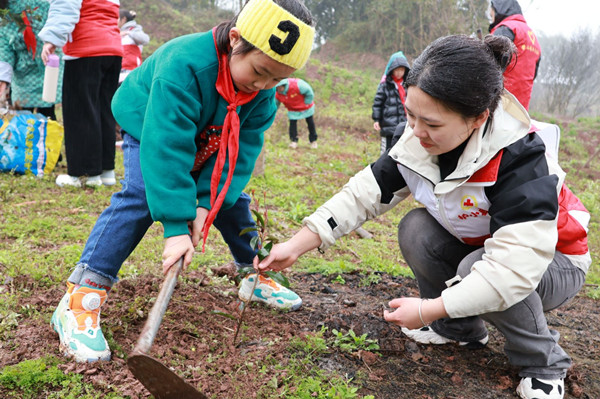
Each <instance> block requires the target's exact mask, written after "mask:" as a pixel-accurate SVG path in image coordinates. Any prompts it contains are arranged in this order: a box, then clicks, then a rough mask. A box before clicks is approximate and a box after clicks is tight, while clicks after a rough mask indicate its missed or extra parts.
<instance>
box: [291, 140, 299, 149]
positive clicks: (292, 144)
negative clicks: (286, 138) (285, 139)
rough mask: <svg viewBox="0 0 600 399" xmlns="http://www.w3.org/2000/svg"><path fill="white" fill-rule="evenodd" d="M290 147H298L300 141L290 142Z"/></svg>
mask: <svg viewBox="0 0 600 399" xmlns="http://www.w3.org/2000/svg"><path fill="white" fill-rule="evenodd" d="M290 148H294V149H296V148H298V143H297V142H295V141H292V142H291V143H290Z"/></svg>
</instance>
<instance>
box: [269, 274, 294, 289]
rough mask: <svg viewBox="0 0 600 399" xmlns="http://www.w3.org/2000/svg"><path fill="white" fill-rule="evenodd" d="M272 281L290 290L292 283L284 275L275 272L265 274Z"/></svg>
mask: <svg viewBox="0 0 600 399" xmlns="http://www.w3.org/2000/svg"><path fill="white" fill-rule="evenodd" d="M264 274H266V275H267V276H269V277H270V278H271V279H273V280H274V281H276V282H277V283H279V284H281V285H283V286H284V287H285V288H290V281H289V280H288V279H287V277H285V276H284V275H283V274H281V273H279V272H274V271H268V272H264Z"/></svg>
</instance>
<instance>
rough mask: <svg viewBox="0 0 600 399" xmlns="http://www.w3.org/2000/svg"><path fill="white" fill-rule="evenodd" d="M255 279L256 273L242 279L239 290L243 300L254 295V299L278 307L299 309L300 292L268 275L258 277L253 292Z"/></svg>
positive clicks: (300, 303) (300, 302) (300, 304)
mask: <svg viewBox="0 0 600 399" xmlns="http://www.w3.org/2000/svg"><path fill="white" fill-rule="evenodd" d="M255 279H256V273H254V274H249V275H247V276H246V277H244V279H242V282H241V284H240V290H239V291H238V297H239V298H240V299H241V300H242V301H248V298H250V295H252V299H251V300H252V301H258V302H264V303H266V304H267V305H268V306H271V307H273V308H276V309H283V310H297V309H298V308H300V306H302V298H300V297H299V296H298V294H296V293H295V292H294V291H292V290H290V289H289V288H286V287H284V286H283V285H281V284H279V283H278V282H276V281H275V280H273V279H271V278H269V277H266V276H262V275H260V276H259V277H258V283H257V284H256V288H254V292H253V293H252V287H254V282H255Z"/></svg>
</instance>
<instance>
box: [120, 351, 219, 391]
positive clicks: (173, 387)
mask: <svg viewBox="0 0 600 399" xmlns="http://www.w3.org/2000/svg"><path fill="white" fill-rule="evenodd" d="M127 367H129V370H130V371H131V373H132V374H133V375H134V377H135V378H137V379H138V380H139V381H140V382H141V383H142V385H144V386H145V387H146V389H147V390H148V391H150V393H151V394H152V395H154V397H155V398H156V399H207V398H206V396H204V394H202V393H201V392H200V391H198V390H197V389H196V388H194V387H193V386H191V385H190V384H188V383H187V382H185V381H184V380H183V379H182V378H181V377H179V376H178V375H177V374H175V373H174V372H173V371H171V370H169V368H168V367H166V366H165V365H164V364H162V363H161V362H159V361H158V360H156V359H154V358H153V357H151V356H148V355H145V354H142V353H139V354H135V355H131V356H129V358H128V359H127Z"/></svg>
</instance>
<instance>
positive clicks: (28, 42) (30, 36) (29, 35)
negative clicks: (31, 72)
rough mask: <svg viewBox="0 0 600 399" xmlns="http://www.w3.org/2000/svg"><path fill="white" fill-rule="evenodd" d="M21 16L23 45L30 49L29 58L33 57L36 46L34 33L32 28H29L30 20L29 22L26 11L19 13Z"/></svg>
mask: <svg viewBox="0 0 600 399" xmlns="http://www.w3.org/2000/svg"><path fill="white" fill-rule="evenodd" d="M21 18H22V19H23V23H24V24H25V30H24V31H23V40H25V46H26V47H27V50H28V51H31V58H35V48H36V47H37V41H36V40H35V33H33V29H31V22H29V19H28V18H27V13H26V12H25V11H23V12H22V13H21Z"/></svg>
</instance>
